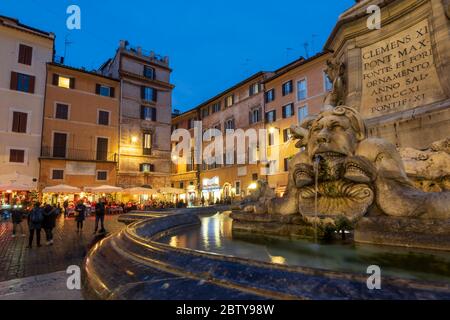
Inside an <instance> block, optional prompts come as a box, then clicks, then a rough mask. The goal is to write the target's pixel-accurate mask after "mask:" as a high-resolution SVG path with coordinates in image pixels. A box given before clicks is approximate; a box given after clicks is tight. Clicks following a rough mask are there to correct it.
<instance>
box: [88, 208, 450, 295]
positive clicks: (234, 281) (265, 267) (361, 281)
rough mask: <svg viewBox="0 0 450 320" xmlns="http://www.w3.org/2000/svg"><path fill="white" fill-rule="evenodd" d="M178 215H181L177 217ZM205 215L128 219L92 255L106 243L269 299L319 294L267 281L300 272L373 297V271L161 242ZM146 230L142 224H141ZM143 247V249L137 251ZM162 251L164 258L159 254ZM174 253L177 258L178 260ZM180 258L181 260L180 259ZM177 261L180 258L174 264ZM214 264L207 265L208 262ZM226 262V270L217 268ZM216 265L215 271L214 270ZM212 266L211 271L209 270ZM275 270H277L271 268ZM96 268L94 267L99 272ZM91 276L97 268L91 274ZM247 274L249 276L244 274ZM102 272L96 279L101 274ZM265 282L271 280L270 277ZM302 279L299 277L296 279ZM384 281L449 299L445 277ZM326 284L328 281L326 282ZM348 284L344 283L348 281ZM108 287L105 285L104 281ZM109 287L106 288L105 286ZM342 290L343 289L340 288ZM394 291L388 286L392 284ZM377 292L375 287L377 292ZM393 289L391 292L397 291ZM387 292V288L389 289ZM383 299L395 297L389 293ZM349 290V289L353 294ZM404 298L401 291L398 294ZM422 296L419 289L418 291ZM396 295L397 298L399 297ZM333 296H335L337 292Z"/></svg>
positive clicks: (133, 256) (144, 260)
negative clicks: (232, 273) (199, 262)
mask: <svg viewBox="0 0 450 320" xmlns="http://www.w3.org/2000/svg"><path fill="white" fill-rule="evenodd" d="M177 218H179V219H177ZM174 219H175V220H176V221H177V222H178V223H175V224H173V225H171V226H169V227H168V228H162V229H161V226H158V225H162V224H164V222H166V221H167V220H174ZM199 224H200V220H199V218H198V217H197V215H195V214H190V215H189V214H186V213H174V214H171V215H166V216H161V217H157V218H151V219H145V220H141V221H137V222H133V223H131V224H129V225H128V226H127V227H126V228H125V229H123V230H122V231H120V232H119V233H117V234H115V235H111V236H109V237H108V238H106V239H103V240H102V241H101V242H100V243H98V244H97V245H95V246H94V248H93V249H92V250H91V252H90V253H89V255H88V256H87V258H86V260H85V261H87V259H88V257H89V256H90V255H91V253H92V252H94V253H95V251H97V250H101V247H102V246H103V245H108V244H109V245H111V246H112V247H113V248H114V250H116V252H118V254H119V255H120V256H122V257H124V258H125V259H130V260H133V261H135V262H138V263H140V264H142V265H144V266H146V267H148V268H153V269H155V268H156V269H159V270H162V271H164V272H167V273H171V274H174V275H178V276H181V277H185V278H188V279H193V280H206V281H210V282H212V283H214V284H217V285H219V286H222V287H225V288H232V289H237V290H239V291H242V292H245V293H250V294H254V295H259V296H261V297H264V298H269V299H311V298H312V299H314V298H313V297H311V296H310V295H311V292H303V293H302V289H298V290H296V289H292V288H290V289H289V290H286V289H279V290H276V289H275V287H274V286H271V285H270V284H268V281H270V280H274V282H273V283H277V281H278V282H283V281H284V282H285V283H289V282H288V280H289V279H288V276H289V277H294V279H295V278H298V279H300V278H301V277H313V278H320V279H322V280H323V281H325V282H337V283H339V282H344V283H345V282H348V283H347V285H351V286H352V287H353V289H355V286H356V287H359V290H360V291H361V293H363V295H364V296H366V297H370V296H371V294H372V293H371V292H369V290H368V289H366V281H367V277H368V275H364V274H358V273H351V272H341V271H332V270H325V269H319V268H309V267H302V266H288V265H280V264H274V263H271V262H264V261H257V260H252V259H246V258H241V257H234V256H228V255H221V254H217V253H211V252H205V251H200V250H194V249H190V248H176V247H172V246H170V245H168V244H163V243H160V242H157V240H159V239H161V237H164V236H167V235H171V234H174V233H176V232H177V231H180V230H182V229H185V228H188V227H192V226H195V225H199ZM146 227H147V229H148V228H149V227H154V228H155V229H156V230H154V231H152V232H151V233H149V234H148V235H146V236H142V235H139V234H138V233H139V231H140V230H139V229H140V228H144V229H145V228H146ZM141 230H143V229H141ZM119 240H120V241H122V242H125V243H126V244H127V245H131V246H132V249H133V250H134V252H132V251H126V250H125V249H124V248H121V247H120V241H119ZM138 251H139V253H140V254H139V253H138ZM158 256H159V258H158ZM174 257H178V258H177V259H179V260H177V259H175V258H174ZM181 258H184V259H186V260H191V261H192V260H194V259H202V260H204V261H203V262H204V264H202V265H196V266H200V268H199V269H196V268H195V267H192V265H190V264H182V260H183V259H181ZM177 261H178V264H177V263H176V262H177ZM174 262H175V263H174ZM208 264H211V267H210V268H209V269H208V268H207V265H208ZM223 264H227V265H231V266H232V267H235V268H236V269H237V270H243V271H245V270H248V269H249V270H250V273H251V271H258V272H260V273H261V272H264V271H265V272H267V277H266V278H265V279H264V280H263V281H261V279H260V280H259V282H258V281H256V282H250V281H251V280H254V279H251V277H252V276H251V275H250V276H249V275H248V274H247V273H246V272H238V274H239V275H240V276H243V277H240V278H239V277H236V276H235V277H234V278H233V277H229V276H228V277H227V276H225V273H224V271H226V270H227V269H226V268H225V266H223ZM89 267H90V266H89V265H87V264H86V263H85V268H86V269H89ZM220 267H222V269H223V270H222V271H221V270H218V269H220ZM91 268H92V267H91ZM211 270H212V271H211ZM208 271H209V272H208ZM271 272H272V273H271ZM94 273H95V272H94ZM280 273H282V274H283V275H284V276H285V278H284V280H283V278H280ZM90 274H91V275H92V272H91V273H90ZM245 276H247V277H245ZM96 277H97V278H96ZM100 278H101V275H98V274H95V276H94V280H95V281H97V282H100V284H103V281H102V280H101V279H100ZM265 281H266V282H265ZM297 281H298V280H297ZM383 283H388V284H389V285H388V287H390V288H391V290H392V289H394V290H392V292H395V291H396V290H398V289H402V290H412V291H414V292H415V291H418V292H420V291H426V292H428V293H429V292H432V293H434V294H437V295H438V296H439V295H442V294H443V295H444V296H445V297H446V299H450V283H444V282H425V281H424V280H410V279H404V278H394V277H388V276H383ZM326 285H327V284H326ZM344 285H345V284H344ZM103 286H104V284H103ZM105 288H106V287H105ZM338 291H339V290H338ZM381 291H383V290H381ZM388 291H389V289H388ZM372 292H373V291H372ZM392 292H390V293H392ZM384 293H386V292H384ZM390 293H388V296H385V297H384V298H390V297H389V294H390ZM349 294H350V293H349ZM383 296H384V295H381V296H378V297H377V295H376V294H375V296H374V297H375V298H378V299H380V298H381V299H383ZM397 296H399V297H400V298H401V297H402V295H401V294H400V295H399V294H398V293H397ZM419 296H420V294H419ZM399 297H397V298H399ZM330 298H334V299H336V297H334V296H332V295H331V297H330ZM357 298H358V295H356V296H354V297H351V296H350V297H347V296H346V295H345V294H340V296H338V297H337V299H357Z"/></svg>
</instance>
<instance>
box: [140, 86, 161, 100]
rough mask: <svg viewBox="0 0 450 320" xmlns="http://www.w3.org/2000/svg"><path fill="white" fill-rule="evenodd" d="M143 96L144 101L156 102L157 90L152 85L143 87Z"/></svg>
mask: <svg viewBox="0 0 450 320" xmlns="http://www.w3.org/2000/svg"><path fill="white" fill-rule="evenodd" d="M141 98H142V100H144V101H151V102H156V100H157V91H156V90H155V89H153V88H150V87H141Z"/></svg>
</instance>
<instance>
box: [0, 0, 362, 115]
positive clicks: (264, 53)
mask: <svg viewBox="0 0 450 320" xmlns="http://www.w3.org/2000/svg"><path fill="white" fill-rule="evenodd" d="M354 2H355V1H354V0H340V1H335V0H321V1H304V0H282V1H267V0H259V1H256V0H247V1H243V0H227V1H217V0H216V1H213V0H210V1H205V0H197V1H182V0H176V1H171V0H160V1H153V0H147V1H133V0H128V1H119V0H108V1H106V0H104V1H92V0H72V1H66V0H58V1H55V0H53V1H51V0H21V1H17V0H1V1H0V15H6V16H11V17H14V18H18V19H19V20H20V21H21V22H22V23H24V24H27V25H30V26H33V27H36V28H38V29H42V30H45V31H52V32H54V33H55V34H56V51H57V55H60V56H62V55H63V54H64V48H65V39H66V37H67V41H68V42H71V43H70V44H68V45H67V54H66V61H65V62H66V64H68V65H72V66H75V67H86V68H87V69H96V68H98V67H99V66H100V65H101V64H102V63H103V62H104V61H106V60H107V59H108V58H109V57H112V56H113V54H114V52H115V49H116V48H117V46H118V44H119V40H120V39H126V40H128V41H129V42H130V45H132V46H141V47H142V48H143V49H145V50H148V51H150V50H154V51H155V52H156V53H158V54H161V55H167V56H169V57H170V66H171V68H172V69H173V73H172V83H173V84H175V86H176V88H175V90H174V92H173V108H174V109H180V110H182V111H184V110H188V109H191V108H193V107H195V106H196V105H198V104H200V103H201V102H203V101H205V100H207V99H209V98H211V97H212V96H214V95H216V94H217V93H219V92H220V91H222V90H225V89H227V88H228V87H230V86H232V85H234V84H236V83H237V82H239V81H241V80H243V79H244V78H246V77H248V76H250V75H252V74H253V73H255V72H258V71H261V70H264V71H271V70H274V69H277V68H279V67H281V66H283V65H285V64H286V63H288V62H290V61H293V60H295V59H297V58H298V57H299V56H307V53H306V50H305V45H304V44H305V43H308V45H307V47H308V48H307V51H308V55H309V56H312V55H313V54H314V53H316V52H318V51H320V50H321V49H322V46H323V44H324V43H325V41H326V39H327V37H328V35H329V34H330V32H331V30H332V28H333V26H334V24H335V22H336V20H337V18H338V16H339V14H341V13H342V12H343V11H344V10H345V9H347V8H349V7H350V6H351V5H352V4H353V3H354ZM71 4H76V5H78V6H79V7H80V8H81V30H68V29H67V27H66V20H67V17H68V16H69V15H68V14H66V9H67V7H68V6H69V5H71Z"/></svg>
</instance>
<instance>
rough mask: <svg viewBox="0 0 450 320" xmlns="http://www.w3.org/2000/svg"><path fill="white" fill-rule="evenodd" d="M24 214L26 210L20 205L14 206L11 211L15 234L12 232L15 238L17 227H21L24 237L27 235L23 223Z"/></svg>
mask: <svg viewBox="0 0 450 320" xmlns="http://www.w3.org/2000/svg"><path fill="white" fill-rule="evenodd" d="M23 216H24V212H23V210H22V208H19V207H16V208H13V210H12V212H11V220H12V223H13V234H12V236H13V238H14V237H15V236H16V232H17V229H20V232H21V235H22V237H25V236H26V235H25V232H24V230H23V225H22V221H23Z"/></svg>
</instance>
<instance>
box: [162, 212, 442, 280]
mask: <svg viewBox="0 0 450 320" xmlns="http://www.w3.org/2000/svg"><path fill="white" fill-rule="evenodd" d="M201 221H202V224H201V226H195V227H189V228H186V229H183V230H178V231H177V233H176V234H173V235H168V236H165V237H164V238H161V239H159V240H158V241H159V242H162V243H166V244H168V245H171V246H173V247H179V248H189V249H194V250H199V251H204V252H209V253H212V254H220V255H227V256H235V257H242V258H245V259H253V260H259V261H266V262H272V263H275V264H284V265H290V266H303V267H311V268H319V269H326V270H333V271H344V272H353V273H359V274H366V271H367V267H368V266H369V265H374V264H375V265H379V266H383V273H384V274H385V275H387V276H397V277H401V278H409V279H421V280H427V281H432V280H436V281H441V280H444V281H446V282H449V283H450V255H449V254H448V252H441V251H432V250H421V249H410V248H396V247H383V246H373V245H357V244H350V243H342V242H333V243H323V242H320V241H319V242H317V243H313V242H310V241H308V240H301V239H298V240H294V239H291V240H289V239H282V238H276V237H259V236H256V235H249V236H246V237H241V236H240V235H239V236H237V235H235V234H233V232H232V223H233V220H232V219H231V218H230V217H229V214H225V213H221V214H216V215H214V216H210V215H209V216H204V217H202V218H201Z"/></svg>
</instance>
